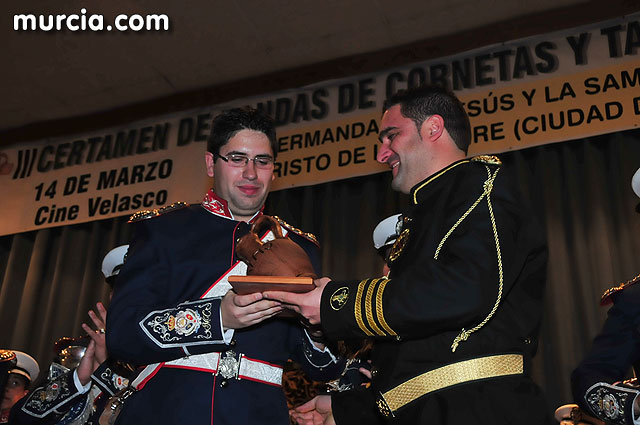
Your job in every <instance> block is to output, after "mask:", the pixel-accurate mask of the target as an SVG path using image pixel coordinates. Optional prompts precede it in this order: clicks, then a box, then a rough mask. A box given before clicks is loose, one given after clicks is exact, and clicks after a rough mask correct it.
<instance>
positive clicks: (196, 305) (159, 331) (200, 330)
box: [140, 300, 213, 347]
mask: <svg viewBox="0 0 640 425" xmlns="http://www.w3.org/2000/svg"><path fill="white" fill-rule="evenodd" d="M212 306H213V304H212V302H211V301H210V300H201V301H196V302H192V303H189V307H186V306H185V305H183V306H181V307H178V308H175V309H169V310H163V311H153V312H151V313H149V315H148V316H147V317H146V318H144V319H143V320H142V321H141V322H140V326H141V327H142V328H143V330H144V331H145V333H146V334H147V335H148V336H149V337H150V338H151V339H153V340H154V341H155V342H156V343H157V344H158V345H159V346H161V347H163V346H167V345H166V344H167V343H172V342H179V343H180V344H189V343H196V342H197V341H199V340H208V339H211V337H212V332H211V309H212Z"/></svg>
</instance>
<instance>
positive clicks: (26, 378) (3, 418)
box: [0, 350, 40, 424]
mask: <svg viewBox="0 0 640 425" xmlns="http://www.w3.org/2000/svg"><path fill="white" fill-rule="evenodd" d="M9 351H13V353H14V354H15V356H16V364H15V366H13V367H12V368H11V369H9V371H8V376H7V380H6V384H5V387H4V392H3V394H2V403H0V423H2V424H4V423H8V422H9V421H10V419H11V417H12V413H11V409H12V407H13V406H14V405H15V404H16V403H18V402H19V401H20V400H21V399H23V398H24V397H25V396H26V395H27V394H28V393H29V386H30V385H31V383H32V382H33V381H35V380H36V379H37V378H38V374H39V373H40V366H38V362H37V361H36V360H35V359H34V358H33V357H31V356H30V355H28V354H27V353H23V352H22V351H17V350H9Z"/></svg>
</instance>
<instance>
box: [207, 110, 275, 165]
mask: <svg viewBox="0 0 640 425" xmlns="http://www.w3.org/2000/svg"><path fill="white" fill-rule="evenodd" d="M242 130H254V131H259V132H261V133H263V134H264V135H265V136H267V138H268V139H269V143H270V144H271V149H272V150H273V157H274V159H275V157H276V156H277V155H278V142H277V140H276V128H275V125H274V123H273V120H272V119H271V118H269V117H268V116H267V115H265V114H264V113H262V112H260V111H258V110H257V109H253V108H233V109H228V110H226V111H222V112H221V113H220V114H219V115H217V116H216V117H215V118H214V119H213V123H212V124H211V134H210V136H209V140H208V142H207V151H209V152H211V153H212V154H213V155H219V154H220V148H221V147H222V146H224V145H226V144H227V142H228V141H229V140H230V139H231V138H232V137H233V136H235V135H236V134H237V133H238V132H239V131H242Z"/></svg>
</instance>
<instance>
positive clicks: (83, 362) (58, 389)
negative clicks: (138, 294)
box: [10, 245, 132, 425]
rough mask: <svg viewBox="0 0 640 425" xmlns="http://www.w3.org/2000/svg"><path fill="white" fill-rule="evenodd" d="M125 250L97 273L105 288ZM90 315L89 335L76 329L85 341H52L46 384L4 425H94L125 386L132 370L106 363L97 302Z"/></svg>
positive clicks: (102, 316) (112, 255) (114, 251)
mask: <svg viewBox="0 0 640 425" xmlns="http://www.w3.org/2000/svg"><path fill="white" fill-rule="evenodd" d="M128 247H129V246H128V245H121V246H119V247H116V248H114V249H112V250H111V251H109V252H108V253H107V255H105V257H104V259H103V261H102V267H101V269H102V273H103V274H104V277H105V282H106V283H107V284H108V285H109V287H110V289H112V285H113V281H114V279H115V277H116V276H117V275H118V272H119V271H120V268H121V267H122V264H124V262H125V259H126V254H127V249H128ZM110 292H111V291H110ZM96 311H97V313H96V312H94V311H93V310H89V313H88V314H89V317H90V318H91V321H92V322H93V325H94V326H95V330H94V329H93V328H92V327H90V326H89V325H87V324H86V323H83V324H82V328H83V329H84V330H85V331H86V332H87V337H80V338H67V337H65V338H61V339H59V340H58V341H57V342H56V344H55V347H54V351H55V353H56V358H55V360H54V362H53V363H52V364H51V365H50V366H49V374H48V376H47V380H46V381H45V383H44V384H42V385H41V386H39V387H38V388H36V389H35V390H33V391H32V392H31V394H30V395H29V396H28V397H25V398H24V399H23V400H21V402H20V403H18V404H17V405H16V406H15V407H14V409H13V411H12V414H11V421H10V424H13V425H27V424H29V425H31V424H38V425H47V424H59V425H66V424H74V425H83V424H98V419H99V417H100V414H101V413H102V410H103V408H104V406H105V404H106V402H107V399H108V398H109V397H111V396H112V395H114V394H115V393H116V392H118V391H120V390H122V389H124V388H125V387H126V386H127V384H128V379H127V376H128V375H129V374H130V373H131V371H132V369H131V368H128V367H127V366H126V365H122V364H121V363H120V362H117V361H115V360H114V359H111V358H109V355H108V353H107V347H106V343H105V332H106V331H105V323H106V320H107V310H106V309H105V307H104V305H103V304H102V303H100V302H98V303H97V304H96Z"/></svg>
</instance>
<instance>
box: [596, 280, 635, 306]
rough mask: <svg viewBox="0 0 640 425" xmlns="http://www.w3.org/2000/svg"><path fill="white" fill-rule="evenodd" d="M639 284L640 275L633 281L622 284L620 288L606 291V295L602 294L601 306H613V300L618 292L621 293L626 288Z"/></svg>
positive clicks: (616, 287) (615, 287)
mask: <svg viewBox="0 0 640 425" xmlns="http://www.w3.org/2000/svg"><path fill="white" fill-rule="evenodd" d="M637 282H640V275H638V276H636V277H634V278H633V279H631V280H627V281H626V282H624V283H621V284H620V285H618V286H614V287H613V288H609V289H607V290H606V291H604V294H602V298H600V305H607V304H611V303H612V302H613V299H612V298H611V297H612V296H613V294H615V293H616V292H620V291H622V290H623V289H624V288H628V287H629V286H631V285H633V284H634V283H637Z"/></svg>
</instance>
